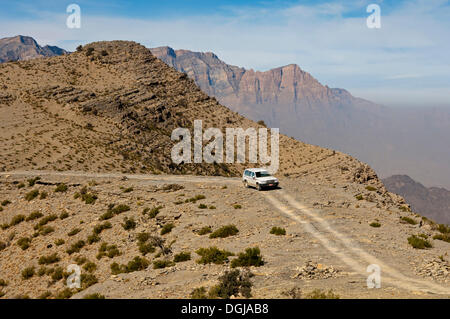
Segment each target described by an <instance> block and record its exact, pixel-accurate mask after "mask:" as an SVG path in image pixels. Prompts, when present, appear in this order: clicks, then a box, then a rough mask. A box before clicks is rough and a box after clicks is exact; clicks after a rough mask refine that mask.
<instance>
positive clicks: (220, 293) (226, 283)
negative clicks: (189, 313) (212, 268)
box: [208, 269, 252, 299]
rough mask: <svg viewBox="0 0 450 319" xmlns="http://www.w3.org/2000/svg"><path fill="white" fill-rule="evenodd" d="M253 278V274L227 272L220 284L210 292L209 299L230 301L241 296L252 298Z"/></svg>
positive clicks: (234, 271) (220, 279)
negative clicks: (251, 279)
mask: <svg viewBox="0 0 450 319" xmlns="http://www.w3.org/2000/svg"><path fill="white" fill-rule="evenodd" d="M251 276H252V274H251V273H249V272H245V273H241V272H240V271H239V270H238V269H235V270H232V271H226V272H225V274H223V275H222V276H220V277H219V284H218V285H216V286H214V287H212V288H211V289H210V290H209V294H208V295H209V298H222V299H229V298H231V297H232V296H234V297H238V296H239V295H242V296H243V297H245V298H250V297H251V296H252V295H251V290H252V283H251V281H250V277H251Z"/></svg>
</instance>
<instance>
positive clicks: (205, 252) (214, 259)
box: [196, 247, 233, 265]
mask: <svg viewBox="0 0 450 319" xmlns="http://www.w3.org/2000/svg"><path fill="white" fill-rule="evenodd" d="M196 253H197V254H198V255H200V256H201V258H200V259H199V260H197V263H199V264H217V265H220V264H224V263H225V262H228V257H229V256H233V253H231V252H229V251H226V250H220V249H219V248H217V247H209V248H200V249H197V251H196Z"/></svg>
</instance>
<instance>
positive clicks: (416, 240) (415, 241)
mask: <svg viewBox="0 0 450 319" xmlns="http://www.w3.org/2000/svg"><path fill="white" fill-rule="evenodd" d="M408 243H409V244H410V245H411V246H412V247H414V248H416V249H425V248H431V247H432V245H431V243H430V242H429V241H428V240H426V239H425V238H421V237H419V236H416V235H412V236H410V237H408Z"/></svg>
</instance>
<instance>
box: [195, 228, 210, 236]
mask: <svg viewBox="0 0 450 319" xmlns="http://www.w3.org/2000/svg"><path fill="white" fill-rule="evenodd" d="M211 232H212V229H211V226H205V227H202V228H200V230H198V231H197V234H199V235H200V236H203V235H206V234H209V233H211Z"/></svg>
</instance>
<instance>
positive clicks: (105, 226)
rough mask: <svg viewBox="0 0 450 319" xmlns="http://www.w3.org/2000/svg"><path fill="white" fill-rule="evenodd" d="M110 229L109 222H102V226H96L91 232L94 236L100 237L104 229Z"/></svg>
mask: <svg viewBox="0 0 450 319" xmlns="http://www.w3.org/2000/svg"><path fill="white" fill-rule="evenodd" d="M110 228H112V225H111V223H110V222H104V223H103V224H100V225H97V226H95V227H94V229H93V232H94V234H96V235H100V233H101V232H102V231H104V230H106V229H110Z"/></svg>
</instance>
